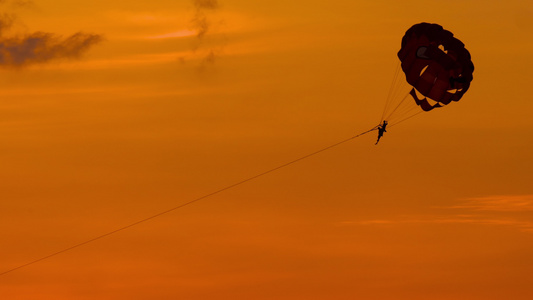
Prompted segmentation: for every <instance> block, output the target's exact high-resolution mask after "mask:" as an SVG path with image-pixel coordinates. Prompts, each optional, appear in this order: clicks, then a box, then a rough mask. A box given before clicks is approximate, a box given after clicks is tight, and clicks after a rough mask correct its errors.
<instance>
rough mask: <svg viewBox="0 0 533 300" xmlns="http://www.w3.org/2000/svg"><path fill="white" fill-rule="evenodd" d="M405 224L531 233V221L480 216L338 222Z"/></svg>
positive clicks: (350, 223) (370, 224)
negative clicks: (503, 228)
mask: <svg viewBox="0 0 533 300" xmlns="http://www.w3.org/2000/svg"><path fill="white" fill-rule="evenodd" d="M407 224H470V225H490V226H510V227H516V228H519V229H520V230H522V231H529V232H533V221H520V220H516V219H512V218H509V219H503V218H502V219H500V218H483V217H481V216H461V215H457V216H448V217H430V216H419V217H411V218H405V219H404V218H398V219H371V220H359V221H345V222H340V223H339V225H341V226H357V225H359V226H397V225H407Z"/></svg>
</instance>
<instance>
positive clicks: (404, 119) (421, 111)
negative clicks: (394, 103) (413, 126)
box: [389, 110, 424, 127]
mask: <svg viewBox="0 0 533 300" xmlns="http://www.w3.org/2000/svg"><path fill="white" fill-rule="evenodd" d="M423 112H424V111H423V110H420V111H418V112H416V113H414V114H412V115H410V116H408V117H406V118H403V119H401V120H400V121H396V122H393V123H392V124H391V125H389V127H392V126H394V125H398V124H400V123H402V122H405V121H407V120H409V119H411V118H413V117H415V116H418V115H419V114H421V113H423Z"/></svg>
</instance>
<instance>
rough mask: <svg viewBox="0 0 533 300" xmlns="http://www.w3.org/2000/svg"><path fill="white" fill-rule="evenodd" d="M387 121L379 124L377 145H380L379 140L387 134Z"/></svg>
mask: <svg viewBox="0 0 533 300" xmlns="http://www.w3.org/2000/svg"><path fill="white" fill-rule="evenodd" d="M387 124H388V123H387V120H383V123H382V124H379V126H378V140H377V142H376V145H377V144H378V143H379V139H380V138H381V137H382V136H383V134H384V133H385V132H387Z"/></svg>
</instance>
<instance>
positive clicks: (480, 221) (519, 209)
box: [339, 195, 533, 232]
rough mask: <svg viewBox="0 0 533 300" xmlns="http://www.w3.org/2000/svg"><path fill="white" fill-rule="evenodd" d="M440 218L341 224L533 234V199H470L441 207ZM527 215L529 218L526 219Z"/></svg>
mask: <svg viewBox="0 0 533 300" xmlns="http://www.w3.org/2000/svg"><path fill="white" fill-rule="evenodd" d="M437 209H439V212H438V214H435V215H421V216H397V217H393V218H384V219H368V220H357V221H346V222H340V223H339V225H343V226H397V225H402V224H403V225H407V224H470V225H486V226H508V227H514V228H516V229H519V230H521V231H527V232H533V219H532V218H531V217H530V215H531V212H533V195H493V196H485V197H475V198H466V199H461V200H459V201H458V204H456V205H451V206H448V207H437ZM526 215H527V216H526Z"/></svg>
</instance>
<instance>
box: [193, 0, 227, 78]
mask: <svg viewBox="0 0 533 300" xmlns="http://www.w3.org/2000/svg"><path fill="white" fill-rule="evenodd" d="M193 4H194V8H195V11H194V16H193V18H192V20H191V25H192V28H191V29H192V30H194V31H195V32H196V38H197V42H196V44H195V45H194V46H193V51H194V52H197V51H199V50H203V51H202V52H203V59H202V62H201V67H202V68H203V67H205V65H207V64H214V63H215V61H216V59H217V58H218V56H219V55H220V53H221V52H222V46H220V44H221V43H220V41H218V40H217V41H215V40H213V39H208V34H209V33H211V32H212V31H213V26H214V24H216V23H214V21H213V19H212V17H211V15H210V14H211V13H212V12H214V11H216V10H217V9H219V7H220V5H219V2H218V0H193ZM218 24H220V22H218Z"/></svg>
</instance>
